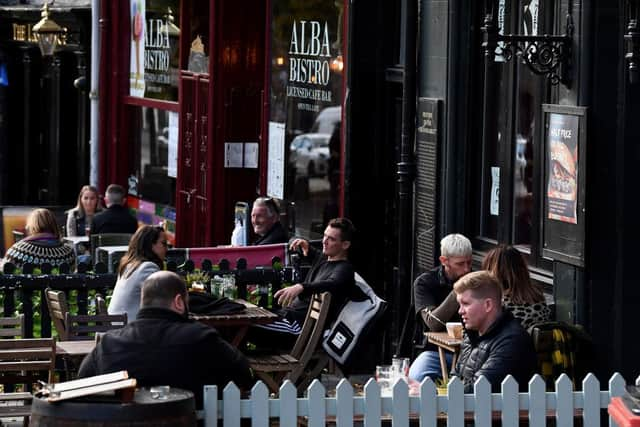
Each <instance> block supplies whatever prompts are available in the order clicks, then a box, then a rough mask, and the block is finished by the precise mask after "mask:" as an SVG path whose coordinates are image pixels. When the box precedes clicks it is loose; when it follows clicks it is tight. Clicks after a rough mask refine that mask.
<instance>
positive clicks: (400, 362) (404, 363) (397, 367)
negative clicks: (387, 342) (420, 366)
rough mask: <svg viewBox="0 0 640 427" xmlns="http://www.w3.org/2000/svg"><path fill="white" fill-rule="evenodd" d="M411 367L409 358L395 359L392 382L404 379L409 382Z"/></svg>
mask: <svg viewBox="0 0 640 427" xmlns="http://www.w3.org/2000/svg"><path fill="white" fill-rule="evenodd" d="M410 365H411V362H410V360H409V358H408V357H394V358H393V359H392V360H391V366H392V368H393V371H392V381H395V380H396V379H400V378H402V379H403V380H405V382H408V379H409V366H410Z"/></svg>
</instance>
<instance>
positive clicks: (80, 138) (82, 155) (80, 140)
mask: <svg viewBox="0 0 640 427" xmlns="http://www.w3.org/2000/svg"><path fill="white" fill-rule="evenodd" d="M74 54H75V56H76V64H77V65H76V70H77V71H78V78H77V79H76V80H75V81H74V82H73V85H74V86H75V88H76V89H77V90H78V93H77V97H78V107H77V112H76V116H77V120H78V121H77V123H78V130H77V133H76V165H77V170H76V176H75V179H76V187H78V188H79V187H80V186H81V185H82V184H84V183H85V182H89V173H88V170H87V162H88V160H89V156H88V152H87V151H88V150H87V101H88V98H87V65H86V59H85V56H86V55H85V52H84V51H82V50H77V51H75V52H74Z"/></svg>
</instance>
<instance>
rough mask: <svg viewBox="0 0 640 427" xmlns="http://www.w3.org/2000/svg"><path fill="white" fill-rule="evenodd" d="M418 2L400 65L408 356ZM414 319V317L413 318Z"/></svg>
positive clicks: (401, 250)
mask: <svg viewBox="0 0 640 427" xmlns="http://www.w3.org/2000/svg"><path fill="white" fill-rule="evenodd" d="M417 2H418V0H404V1H403V4H402V22H404V32H403V34H402V41H401V49H400V55H401V58H400V61H401V63H402V64H404V67H403V69H404V73H403V77H402V133H401V135H400V161H399V162H398V165H397V168H398V169H397V170H398V172H397V173H398V271H397V274H396V293H395V301H396V304H395V310H396V313H395V316H394V317H395V321H396V328H395V330H396V331H398V332H397V333H398V342H397V348H396V354H403V353H405V352H406V344H404V342H405V341H407V340H408V339H409V340H410V339H411V337H406V333H405V327H404V323H406V321H405V318H406V317H407V316H405V315H406V313H407V311H408V310H409V308H410V305H411V268H412V265H413V181H414V179H415V160H414V155H413V146H414V136H415V128H416V126H415V120H416V44H417V43H416V37H417V19H418V7H417ZM412 317H413V316H412Z"/></svg>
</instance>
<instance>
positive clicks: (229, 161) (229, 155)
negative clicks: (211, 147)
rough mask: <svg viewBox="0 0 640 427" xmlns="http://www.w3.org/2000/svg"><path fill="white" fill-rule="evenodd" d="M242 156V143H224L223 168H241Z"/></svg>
mask: <svg viewBox="0 0 640 427" xmlns="http://www.w3.org/2000/svg"><path fill="white" fill-rule="evenodd" d="M243 154H244V149H243V144H242V142H225V143H224V167H225V168H241V167H242V156H243Z"/></svg>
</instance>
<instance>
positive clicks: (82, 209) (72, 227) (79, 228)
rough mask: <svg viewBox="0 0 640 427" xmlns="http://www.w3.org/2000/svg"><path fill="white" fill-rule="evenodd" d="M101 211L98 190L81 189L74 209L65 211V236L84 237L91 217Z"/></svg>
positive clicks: (91, 219)
mask: <svg viewBox="0 0 640 427" xmlns="http://www.w3.org/2000/svg"><path fill="white" fill-rule="evenodd" d="M102 209H103V207H102V203H101V202H100V198H99V195H98V189H97V188H96V187H93V186H91V185H85V186H84V187H82V188H81V189H80V194H78V203H77V204H76V207H75V208H73V209H69V210H68V211H67V236H69V237H72V236H85V235H86V234H87V230H90V229H91V221H93V215H95V214H96V213H97V212H100V211H102Z"/></svg>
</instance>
